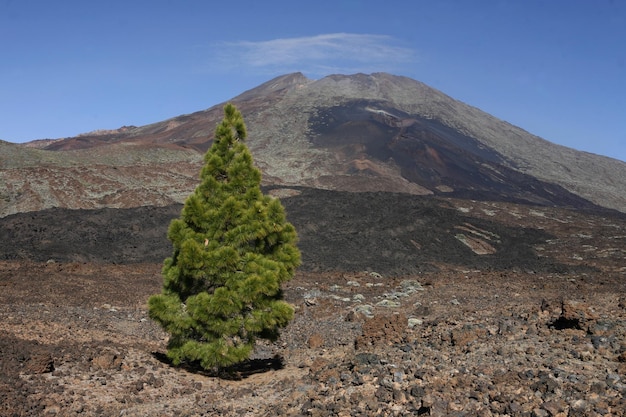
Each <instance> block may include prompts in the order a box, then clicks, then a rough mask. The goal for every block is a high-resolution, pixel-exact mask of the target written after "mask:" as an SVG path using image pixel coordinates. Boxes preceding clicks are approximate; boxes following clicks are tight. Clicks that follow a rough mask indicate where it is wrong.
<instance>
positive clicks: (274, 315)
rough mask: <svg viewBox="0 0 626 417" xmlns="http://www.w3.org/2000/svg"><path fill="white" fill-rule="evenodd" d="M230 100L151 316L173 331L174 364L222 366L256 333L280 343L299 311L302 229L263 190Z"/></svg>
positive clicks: (242, 353)
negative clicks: (293, 286) (291, 289)
mask: <svg viewBox="0 0 626 417" xmlns="http://www.w3.org/2000/svg"><path fill="white" fill-rule="evenodd" d="M245 138H246V127H245V124H244V121H243V117H242V116H241V113H240V112H239V111H238V110H237V108H236V107H235V106H233V105H232V104H227V105H226V106H225V107H224V119H223V120H222V122H221V123H220V124H219V125H218V127H217V128H216V131H215V140H214V142H213V145H212V146H211V148H210V149H209V150H208V151H207V153H206V155H205V157H204V161H205V164H204V166H203V168H202V171H201V174H200V179H201V182H200V185H199V186H198V187H197V188H196V190H195V191H194V193H193V194H191V195H190V196H189V197H188V198H187V200H186V202H185V205H184V208H183V210H182V214H181V217H180V218H178V219H175V220H173V221H172V222H171V224H170V227H169V230H168V238H169V240H170V241H171V242H172V245H173V248H174V250H173V255H172V257H170V258H167V259H166V260H165V262H164V266H163V281H164V282H163V291H162V293H161V294H158V295H153V296H152V297H150V299H149V300H148V306H149V314H150V317H151V318H152V319H154V320H155V321H156V322H158V323H159V324H160V325H161V326H162V327H163V328H164V329H165V330H166V331H167V332H168V333H169V334H170V339H169V343H168V351H167V355H168V357H169V358H170V359H171V360H172V362H173V363H174V364H175V365H178V364H180V363H182V362H196V361H198V362H199V363H200V366H202V367H203V368H204V369H215V368H219V367H223V366H228V365H232V364H236V363H239V362H242V361H244V360H246V359H248V358H249V356H250V354H251V353H252V350H253V348H254V342H255V339H256V338H264V339H270V340H275V339H276V338H277V337H278V334H279V329H280V328H282V327H284V326H286V325H287V323H288V322H289V321H290V320H291V319H292V318H293V314H294V311H293V308H292V307H291V306H290V305H289V304H288V303H286V302H285V301H283V300H282V292H281V284H282V283H284V282H286V281H288V280H289V279H291V278H292V277H293V275H294V273H295V271H296V268H297V267H298V265H299V264H300V252H299V250H298V248H297V246H296V241H297V235H296V230H295V228H294V227H293V225H291V224H290V223H288V222H287V220H286V217H285V211H284V208H283V206H282V205H281V203H280V201H279V200H277V199H275V198H272V197H270V196H267V195H263V194H262V192H261V188H260V184H261V173H260V171H259V170H258V169H257V168H256V167H255V166H254V163H253V160H252V155H251V154H250V151H249V150H248V147H247V146H246V145H245V143H244V139H245Z"/></svg>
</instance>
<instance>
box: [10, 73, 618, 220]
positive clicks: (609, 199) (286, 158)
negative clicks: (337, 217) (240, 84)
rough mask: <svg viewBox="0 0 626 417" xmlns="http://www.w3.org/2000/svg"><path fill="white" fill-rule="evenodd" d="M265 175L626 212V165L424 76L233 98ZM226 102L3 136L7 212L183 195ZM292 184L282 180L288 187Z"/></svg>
mask: <svg viewBox="0 0 626 417" xmlns="http://www.w3.org/2000/svg"><path fill="white" fill-rule="evenodd" d="M231 102H232V103H234V104H235V105H236V106H237V107H238V108H239V109H240V110H241V111H242V113H243V115H244V119H245V121H246V125H247V126H248V131H249V139H248V145H249V147H250V148H251V150H252V153H253V156H254V158H255V162H256V164H257V165H258V166H259V167H260V168H261V170H262V172H263V177H264V185H267V186H273V187H274V188H278V189H283V190H282V191H281V190H277V191H275V192H276V193H281V192H282V193H294V192H295V191H294V190H289V188H290V187H291V188H293V187H298V186H300V187H310V188H317V189H326V190H335V191H355V192H359V191H360V192H362V191H392V192H400V193H408V194H414V195H432V194H434V195H445V196H449V197H458V198H469V199H477V200H492V201H508V202H518V203H528V204H536V205H542V206H560V207H574V208H597V207H604V208H609V209H614V210H618V211H622V212H626V164H625V163H623V162H621V161H617V160H614V159H611V158H607V157H603V156H598V155H593V154H589V153H585V152H579V151H576V150H573V149H570V148H566V147H563V146H559V145H556V144H553V143H550V142H548V141H546V140H543V139H541V138H539V137H537V136H534V135H532V134H530V133H528V132H526V131H524V130H523V129H520V128H518V127H515V126H512V125H511V124H509V123H507V122H505V121H502V120H499V119H497V118H495V117H493V116H491V115H489V114H487V113H485V112H483V111H481V110H479V109H477V108H475V107H471V106H469V105H466V104H464V103H462V102H459V101H457V100H454V99H452V98H451V97H449V96H447V95H445V94H443V93H442V92H440V91H437V90H435V89H433V88H430V87H428V86H426V85H425V84H423V83H420V82H418V81H415V80H412V79H409V78H405V77H399V76H394V75H390V74H385V73H376V74H371V75H365V74H356V75H349V76H345V75H332V76H328V77H325V78H323V79H320V80H310V79H308V78H306V77H305V76H304V75H302V74H300V73H294V74H288V75H284V76H281V77H278V78H275V79H273V80H271V81H268V82H266V83H264V84H262V85H260V86H258V87H256V88H254V89H252V90H249V91H246V92H244V93H242V94H241V95H239V96H237V97H235V98H233V99H232V100H231ZM222 107H223V104H218V105H215V106H213V107H211V108H209V109H207V110H202V111H198V112H196V113H192V114H188V115H182V116H177V117H174V118H171V119H168V120H165V121H162V122H158V123H153V124H150V125H146V126H141V127H135V126H125V127H122V128H120V129H117V130H103V131H96V132H91V133H86V134H83V135H80V136H77V137H73V138H66V139H58V140H41V141H34V142H30V143H27V144H22V145H18V144H11V143H7V142H0V178H2V181H0V216H6V215H9V214H12V213H18V212H26V211H36V210H41V209H45V208H50V207H62V208H103V207H111V208H131V207H138V206H166V205H169V204H172V203H180V202H182V201H183V200H184V198H185V196H187V195H188V194H189V193H190V192H191V191H192V190H193V188H194V187H195V185H196V183H197V175H198V172H199V168H200V166H201V163H202V155H203V153H204V151H206V149H208V147H209V146H210V144H211V140H212V134H213V130H214V128H215V126H216V124H217V123H218V122H219V120H221V117H222ZM284 189H288V190H284Z"/></svg>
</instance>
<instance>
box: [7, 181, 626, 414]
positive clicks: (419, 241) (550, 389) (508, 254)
mask: <svg viewBox="0 0 626 417" xmlns="http://www.w3.org/2000/svg"><path fill="white" fill-rule="evenodd" d="M273 192H274V193H276V194H282V195H292V196H291V197H285V198H283V204H284V205H285V207H286V209H287V213H288V218H289V220H290V221H291V222H292V223H294V225H295V226H296V228H297V229H298V231H299V235H300V247H301V250H302V252H303V265H302V267H301V268H300V269H299V271H298V273H297V274H296V276H295V278H294V279H293V280H292V281H291V282H289V283H288V285H287V286H286V288H285V296H286V299H287V301H289V302H290V303H292V304H293V305H294V306H295V307H296V316H295V319H294V321H293V322H292V323H291V324H290V325H289V326H288V327H287V328H285V329H284V331H283V332H282V336H281V339H280V340H279V342H278V343H276V344H272V345H269V344H265V343H259V345H258V348H257V350H256V352H255V356H254V358H253V360H252V361H250V362H249V363H246V364H245V365H244V366H241V367H239V368H236V369H231V370H229V371H228V372H225V373H223V374H221V375H210V374H206V373H203V372H200V371H198V370H197V369H196V368H194V367H193V366H191V365H190V366H188V367H182V368H175V367H172V366H171V365H170V364H168V363H167V360H166V359H165V356H164V352H165V345H166V338H167V335H166V334H164V333H163V332H162V331H161V330H160V329H159V328H158V327H157V326H156V325H155V324H154V323H152V322H151V321H150V320H149V319H148V318H147V312H146V299H147V297H148V296H149V295H151V294H153V293H156V292H159V291H160V288H161V276H160V268H161V261H162V259H163V258H164V257H165V256H168V255H169V251H170V247H169V242H168V241H167V239H166V238H165V231H166V229H167V224H168V222H169V220H170V219H171V218H173V217H175V216H177V215H178V212H179V210H180V205H174V206H168V207H162V208H155V207H144V208H135V209H128V210H114V209H99V210H62V209H51V210H44V211H39V212H33V213H22V214H16V215H13V216H8V217H5V218H2V219H0V234H1V235H2V239H1V242H0V258H1V260H0V334H2V335H3V337H2V338H1V339H0V415H1V416H46V415H47V416H53V415H57V416H122V415H123V416H213V415H227V416H228V415H231V416H246V415H249V416H274V415H287V416H328V415H339V416H371V415H434V416H444V415H450V416H492V415H494V416H495V415H509V416H540V417H543V416H601V415H602V416H622V415H624V414H625V413H626V400H625V399H624V396H625V395H626V383H625V378H626V339H625V335H626V296H625V294H626V293H625V290H626V288H625V286H626V281H625V278H626V260H625V255H626V219H625V218H624V216H623V215H621V214H616V213H612V212H608V211H607V212H591V211H589V212H583V211H571V210H566V209H559V208H551V207H542V206H529V205H518V204H513V203H506V202H480V201H472V200H455V199H442V198H437V197H420V196H410V195H402V194H387V193H359V194H356V193H340V192H330V191H320V190H310V189H299V188H298V189H296V188H294V189H291V190H274V191H273Z"/></svg>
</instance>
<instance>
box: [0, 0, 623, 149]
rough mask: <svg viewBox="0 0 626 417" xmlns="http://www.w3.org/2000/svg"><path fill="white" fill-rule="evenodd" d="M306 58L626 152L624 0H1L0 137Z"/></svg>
mask: <svg viewBox="0 0 626 417" xmlns="http://www.w3.org/2000/svg"><path fill="white" fill-rule="evenodd" d="M294 71H301V72H303V73H304V74H305V75H306V76H308V77H310V78H315V79H317V78H321V77H323V76H325V75H329V74H333V73H341V74H352V73H356V72H364V73H371V72H378V71H384V72H390V73H392V74H396V75H404V76H408V77H411V78H414V79H416V80H419V81H422V82H424V83H426V84H428V85H430V86H432V87H434V88H437V89H439V90H441V91H443V92H444V93H446V94H448V95H450V96H452V97H454V98H456V99H459V100H461V101H464V102H466V103H468V104H470V105H473V106H475V107H478V108H480V109H482V110H484V111H486V112H488V113H491V114H493V115H494V116H496V117H498V118H501V119H504V120H506V121H508V122H510V123H512V124H514V125H517V126H520V127H522V128H524V129H526V130H528V131H529V132H531V133H533V134H536V135H539V136H541V137H543V138H545V139H547V140H550V141H552V142H556V143H560V144H563V145H566V146H570V147H573V148H576V149H579V150H584V151H588V152H593V153H598V154H603V155H608V156H611V157H614V158H618V159H621V160H626V1H623V0H593V1H592V0H544V1H535V0H517V1H513V0H510V1H507V0H490V1H487V0H485V1H481V0H473V1H470V0H458V1H446V0H437V1H433V0H428V1H421V0H408V1H391V0H390V1H386V2H381V1H356V0H332V1H325V0H317V1H307V2H297V1H293V0H290V1H264V2H262V1H238V2H237V1H221V2H212V1H204V0H197V1H195V0H194V1H185V0H176V1H174V0H124V1H118V0H108V1H106V2H105V1H98V2H91V1H84V0H58V1H48V0H39V1H38V0H0V139H3V140H7V141H10V142H23V141H28V140H32V139H40V138H58V137H68V136H74V135H76V134H79V133H84V132H88V131H92V130H96V129H114V128H118V127H120V126H123V125H138V126H139V125H144V124H148V123H152V122H156V121H160V120H163V119H166V118H169V117H174V116H177V115H180V114H185V113H191V112H194V111H197V110H202V109H205V108H208V107H211V106H213V105H215V104H218V103H221V102H223V101H226V100H228V99H229V98H232V97H234V96H236V95H237V94H239V93H241V92H243V91H245V90H247V89H250V88H253V87H255V86H257V85H259V84H261V83H263V82H265V81H267V80H269V79H271V78H273V77H275V76H278V75H282V74H285V73H290V72H294Z"/></svg>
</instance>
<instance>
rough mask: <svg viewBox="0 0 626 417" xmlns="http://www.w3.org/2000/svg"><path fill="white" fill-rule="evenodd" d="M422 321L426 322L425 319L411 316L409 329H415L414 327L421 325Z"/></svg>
mask: <svg viewBox="0 0 626 417" xmlns="http://www.w3.org/2000/svg"><path fill="white" fill-rule="evenodd" d="M422 323H424V321H423V320H422V319H417V318H413V317H411V318H410V319H409V320H408V326H409V329H414V328H416V327H418V326H421V325H422Z"/></svg>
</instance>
